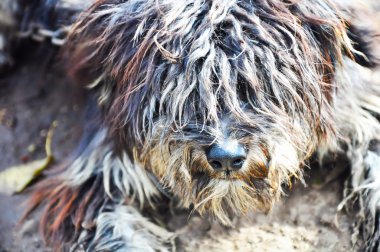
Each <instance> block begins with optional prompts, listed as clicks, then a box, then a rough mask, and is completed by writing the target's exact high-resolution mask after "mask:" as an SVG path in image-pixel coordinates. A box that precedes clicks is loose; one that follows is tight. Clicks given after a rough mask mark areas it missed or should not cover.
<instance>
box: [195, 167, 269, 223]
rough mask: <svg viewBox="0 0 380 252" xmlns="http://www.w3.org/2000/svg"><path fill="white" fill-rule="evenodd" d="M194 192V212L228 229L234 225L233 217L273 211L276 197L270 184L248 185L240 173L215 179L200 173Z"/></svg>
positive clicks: (222, 174) (225, 174) (220, 175)
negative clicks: (227, 226) (252, 212)
mask: <svg viewBox="0 0 380 252" xmlns="http://www.w3.org/2000/svg"><path fill="white" fill-rule="evenodd" d="M253 180H254V179H252V181H253ZM192 188H193V199H192V203H193V205H194V209H195V210H196V211H198V212H199V213H200V214H201V215H209V216H210V217H211V218H213V219H216V220H218V221H219V222H221V223H222V224H224V225H231V223H232V219H233V217H235V216H241V215H246V214H247V213H248V212H250V211H263V212H267V211H269V210H270V209H271V207H272V205H273V203H274V199H275V197H273V195H275V194H276V193H275V191H274V190H273V188H272V187H271V186H270V185H269V184H268V181H265V180H262V181H255V182H252V183H247V182H246V181H245V180H244V179H242V175H241V174H239V172H231V173H228V172H222V173H219V174H218V176H213V177H210V176H209V175H207V174H205V173H198V174H196V175H195V176H194V177H193V183H192Z"/></svg>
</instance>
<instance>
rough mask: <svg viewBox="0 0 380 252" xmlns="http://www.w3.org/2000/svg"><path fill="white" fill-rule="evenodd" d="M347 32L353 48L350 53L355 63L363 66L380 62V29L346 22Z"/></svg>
mask: <svg viewBox="0 0 380 252" xmlns="http://www.w3.org/2000/svg"><path fill="white" fill-rule="evenodd" d="M347 34H348V37H349V38H350V40H351V43H352V46H353V48H354V49H355V50H354V51H353V52H352V55H353V57H354V59H355V61H356V62H357V63H359V64H360V65H362V66H364V67H375V66H377V65H379V64H380V31H379V32H376V31H374V29H373V27H371V26H368V25H365V26H364V25H360V26H359V25H356V24H355V23H348V26H347Z"/></svg>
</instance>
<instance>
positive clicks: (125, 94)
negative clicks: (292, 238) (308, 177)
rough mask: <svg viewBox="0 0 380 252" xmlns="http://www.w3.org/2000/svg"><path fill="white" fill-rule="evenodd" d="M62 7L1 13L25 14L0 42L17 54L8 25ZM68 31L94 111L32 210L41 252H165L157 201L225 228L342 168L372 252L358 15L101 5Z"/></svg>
mask: <svg viewBox="0 0 380 252" xmlns="http://www.w3.org/2000/svg"><path fill="white" fill-rule="evenodd" d="M59 2H60V1H43V0H39V1H35V2H33V5H31V4H30V3H29V4H28V3H27V2H24V1H18V2H17V1H16V3H18V4H15V2H14V1H10V0H6V1H5V2H4V3H3V4H2V5H1V10H2V12H3V13H5V12H7V13H26V12H25V10H26V9H27V10H28V11H32V12H33V11H34V12H33V13H36V14H35V15H29V16H28V17H25V15H22V14H21V15H20V14H17V15H18V16H19V17H20V16H21V18H19V19H17V18H9V19H8V20H12V22H3V23H2V25H1V27H2V29H0V32H1V34H2V36H0V37H1V38H7V39H8V41H12V40H14V39H16V40H17V36H16V35H14V34H16V32H15V31H16V30H19V29H20V28H19V27H21V25H20V22H19V20H28V21H27V22H25V21H24V22H22V23H23V25H25V23H27V24H28V23H30V22H31V21H30V20H32V19H33V17H37V16H38V14H40V13H41V12H43V13H48V12H49V13H50V12H51V10H52V9H53V10H54V8H56V6H57V4H58V3H59ZM61 2H62V1H61ZM11 5H14V6H13V7H12V8H11V7H10V6H11ZM26 7H28V8H26ZM5 10H7V11H5ZM9 10H13V11H9ZM48 10H49V11H48ZM12 15H13V14H11V15H8V16H12ZM17 15H14V17H17ZM72 16H74V18H72V19H68V20H72V21H69V22H68V23H71V22H72V24H70V25H71V26H70V29H69V31H68V35H67V37H65V42H64V43H62V44H63V48H62V55H63V59H64V61H65V62H66V63H67V65H68V66H69V67H68V73H69V74H70V75H71V76H74V77H75V78H76V80H77V81H78V82H80V83H84V84H85V85H86V87H87V88H89V89H90V91H89V92H90V93H91V94H92V97H94V101H93V102H92V103H91V105H90V112H89V119H88V125H87V128H86V130H85V134H84V136H83V139H82V140H81V142H80V144H79V146H78V148H77V149H76V150H75V151H74V152H73V154H72V156H71V157H69V158H68V159H67V161H66V162H65V163H64V164H63V165H62V166H61V167H60V169H57V170H56V172H55V173H54V174H53V175H51V176H49V177H48V178H45V179H44V180H43V181H42V182H40V183H38V185H37V187H36V188H35V190H34V194H33V196H32V197H31V200H30V209H29V211H28V212H27V214H28V213H30V212H32V211H33V210H34V209H36V208H39V207H41V206H43V209H44V210H43V213H42V215H41V222H40V223H41V230H42V235H43V237H44V238H45V240H46V242H47V244H48V245H49V246H51V247H53V248H54V249H55V250H57V251H168V250H171V249H173V248H174V244H173V234H172V233H171V232H169V231H167V230H166V229H165V228H164V227H162V226H161V225H159V224H158V222H157V220H155V219H154V218H150V216H151V214H150V213H152V212H153V213H154V212H156V213H157V211H156V210H157V208H158V206H159V205H160V204H161V203H162V202H163V201H164V202H166V201H165V200H162V199H167V200H168V201H172V202H175V203H176V204H177V205H178V206H179V207H183V208H188V209H191V210H192V211H194V212H197V213H199V214H200V215H202V216H205V217H206V218H210V219H213V220H216V221H218V222H220V223H222V224H224V225H227V226H228V225H232V219H233V217H234V216H241V215H245V214H247V213H248V212H251V211H263V212H268V211H270V209H271V208H272V206H273V205H274V204H275V202H276V201H277V200H278V199H279V198H280V197H281V195H282V194H283V189H284V188H285V187H287V186H290V185H291V183H292V181H294V180H301V181H302V180H303V167H305V166H307V165H308V164H309V162H310V160H317V161H319V163H320V164H321V165H323V164H324V163H325V162H327V161H331V160H336V159H337V157H344V159H345V160H347V167H348V168H347V169H350V177H349V178H348V180H347V183H346V184H347V187H346V189H347V190H345V191H346V197H345V199H344V201H343V202H342V205H345V206H347V205H351V204H354V203H356V204H357V206H358V209H359V210H358V213H357V215H356V218H357V219H356V230H360V235H361V239H362V240H363V246H364V249H365V250H366V251H379V249H380V248H379V240H380V226H379V220H380V218H379V216H380V194H379V192H380V184H379V181H380V174H379V172H378V170H379V169H380V122H379V114H380V83H379V82H376V81H374V80H373V79H371V78H369V77H368V76H370V75H371V72H372V70H371V69H372V68H374V67H376V65H377V64H378V57H377V55H376V50H375V47H376V43H375V42H374V40H375V37H374V36H373V35H372V34H371V31H370V29H367V28H368V27H363V26H360V20H359V21H358V20H356V18H357V16H356V15H355V9H350V8H348V7H346V6H345V4H344V3H340V2H337V1H335V2H332V1H330V0H311V1H306V0H250V1H248V0H241V1H225V0H187V1H182V0H175V1H174V0H98V1H93V3H91V5H90V6H89V7H88V8H87V9H85V10H83V11H82V12H81V13H80V14H79V15H72ZM41 23H43V21H41ZM357 24H359V25H357ZM23 29H25V27H24V28H23ZM3 44H4V45H5V44H6V43H3ZM7 48H8V47H6V46H3V47H0V53H2V54H1V55H4V59H8V60H4V61H3V62H6V64H8V63H9V62H11V61H10V60H9V59H10V58H9V56H6V55H7V54H6V53H7V52H8V51H7Z"/></svg>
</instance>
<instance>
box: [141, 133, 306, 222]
mask: <svg viewBox="0 0 380 252" xmlns="http://www.w3.org/2000/svg"><path fill="white" fill-rule="evenodd" d="M285 139H286V138H279V139H276V138H275V137H273V136H272V137H271V140H269V139H266V140H263V139H261V140H260V141H251V142H250V141H245V143H246V144H247V143H249V144H248V146H247V150H248V155H247V159H246V161H245V163H244V165H243V167H242V168H241V169H240V170H238V171H228V170H227V171H222V172H221V171H215V170H214V169H213V168H212V167H211V165H210V164H209V163H208V161H207V157H206V154H205V146H204V145H202V144H199V143H198V142H197V141H195V140H192V141H178V142H177V141H175V142H174V143H169V142H170V141H163V142H161V141H160V144H157V145H155V147H153V148H152V149H150V150H149V152H148V154H147V155H146V156H145V164H146V167H147V168H148V169H151V171H152V172H153V173H154V175H155V176H157V177H158V179H159V180H160V181H161V184H162V185H163V186H164V187H166V188H167V189H169V190H170V191H171V192H172V193H173V194H174V195H176V196H178V198H179V199H180V200H181V201H182V203H183V205H184V206H185V207H190V206H193V209H194V210H196V211H197V212H199V213H200V214H201V215H210V216H211V217H212V218H215V219H217V220H218V221H220V222H221V223H223V224H225V225H231V220H232V217H233V216H239V215H242V214H243V215H244V214H246V213H248V212H249V211H252V210H256V211H257V210H258V211H264V212H268V211H269V210H270V209H271V207H272V205H273V203H274V202H276V201H277V200H278V198H279V197H280V195H281V194H282V187H281V186H282V185H283V184H289V183H291V182H290V181H291V178H292V177H296V178H298V179H302V172H301V170H300V165H301V163H302V161H303V160H304V159H305V157H306V154H305V153H301V152H300V150H299V149H298V148H297V146H295V144H294V143H293V142H289V141H288V140H285ZM298 139H299V138H298ZM259 142H260V143H259Z"/></svg>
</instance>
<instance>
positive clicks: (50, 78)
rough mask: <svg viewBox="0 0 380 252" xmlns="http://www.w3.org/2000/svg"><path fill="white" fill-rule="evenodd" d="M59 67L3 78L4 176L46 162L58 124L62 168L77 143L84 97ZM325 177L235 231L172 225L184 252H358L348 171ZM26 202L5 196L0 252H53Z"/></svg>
mask: <svg viewBox="0 0 380 252" xmlns="http://www.w3.org/2000/svg"><path fill="white" fill-rule="evenodd" d="M43 53H44V52H43ZM46 53H48V52H46ZM39 55H41V52H40V53H39ZM54 68H55V67H54V66H51V63H50V62H44V61H43V60H41V57H40V56H38V57H37V56H30V57H28V58H25V59H23V60H22V63H19V65H18V66H16V67H15V68H14V70H12V71H10V72H9V73H7V74H6V75H5V76H2V77H1V78H0V171H1V170H4V169H6V168H8V167H10V166H12V165H16V164H20V163H24V162H28V161H31V160H35V159H38V158H41V157H43V156H44V139H45V136H46V132H47V129H48V128H49V126H50V125H51V123H52V122H53V121H54V120H57V121H58V123H59V126H58V128H57V130H56V132H55V134H54V137H53V152H54V155H55V158H56V161H55V163H56V164H59V163H60V162H62V160H63V159H64V158H65V157H66V156H68V154H69V153H70V151H71V150H72V149H73V148H74V147H75V145H76V143H77V142H78V139H79V137H80V135H81V132H82V127H83V121H84V119H83V118H84V100H85V98H84V95H83V94H82V92H81V91H80V90H79V89H78V88H77V87H75V86H73V85H71V84H70V82H69V81H68V80H67V78H65V77H64V75H63V74H61V73H60V72H59V71H58V70H54ZM326 175H327V176H330V175H331V172H330V171H329V170H328V169H327V168H326V169H325V170H320V169H307V170H305V177H306V181H307V186H306V187H305V186H303V185H302V184H301V183H296V184H295V185H294V188H292V190H289V192H288V195H287V196H285V197H283V199H282V200H281V201H280V202H279V203H277V205H276V207H275V208H274V209H273V211H272V212H271V213H269V215H264V214H260V213H252V214H251V215H250V216H248V217H247V218H240V219H237V220H236V227H235V228H232V229H226V228H224V227H221V226H219V225H217V224H214V223H209V222H208V221H206V220H203V219H201V218H200V217H198V216H191V217H189V216H188V214H186V213H182V214H178V216H175V217H174V218H173V219H172V220H171V222H170V223H169V227H170V228H171V229H172V230H173V231H174V232H176V233H177V234H178V241H179V242H178V247H177V251H221V250H222V251H337V252H339V251H342V252H343V251H351V250H354V251H355V250H356V248H354V247H353V245H352V243H351V233H352V225H353V223H352V218H351V217H350V215H349V214H347V213H345V212H340V213H338V212H337V205H338V204H339V203H340V201H341V200H342V188H343V181H344V178H345V176H346V174H341V175H340V176H338V177H337V178H336V179H334V180H333V181H332V182H330V183H328V184H326V185H324V186H321V179H320V178H321V177H324V176H326ZM27 198H28V193H27V192H26V193H22V194H19V195H15V196H6V195H1V194H0V252H6V251H7V252H18V251H22V252H37V251H38V252H43V251H50V250H49V249H48V248H45V247H44V245H43V243H42V241H41V240H40V238H39V235H38V230H37V227H36V222H35V220H33V219H32V220H28V221H27V222H25V223H24V224H23V225H20V224H18V219H19V217H20V216H21V214H22V212H23V210H24V209H25V206H24V205H23V202H25V200H26V199H27Z"/></svg>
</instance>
